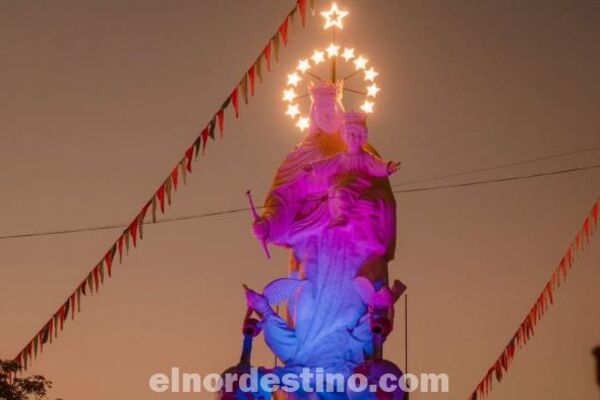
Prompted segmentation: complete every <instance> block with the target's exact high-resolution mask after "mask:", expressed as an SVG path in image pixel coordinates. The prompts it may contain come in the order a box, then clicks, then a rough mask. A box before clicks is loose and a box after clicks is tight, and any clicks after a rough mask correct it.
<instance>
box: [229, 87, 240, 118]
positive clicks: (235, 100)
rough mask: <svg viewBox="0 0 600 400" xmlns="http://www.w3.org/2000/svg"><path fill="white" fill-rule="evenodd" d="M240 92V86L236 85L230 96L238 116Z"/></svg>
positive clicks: (237, 116)
mask: <svg viewBox="0 0 600 400" xmlns="http://www.w3.org/2000/svg"><path fill="white" fill-rule="evenodd" d="M238 93H239V89H238V86H236V87H235V89H233V92H231V95H230V96H229V97H230V98H231V104H233V110H234V111H235V117H236V118H239V117H240V103H239V99H238Z"/></svg>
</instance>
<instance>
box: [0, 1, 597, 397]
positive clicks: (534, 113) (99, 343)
mask: <svg viewBox="0 0 600 400" xmlns="http://www.w3.org/2000/svg"><path fill="white" fill-rule="evenodd" d="M337 3H338V4H339V5H340V6H341V7H342V8H345V9H347V10H348V11H350V14H349V16H348V17H347V18H346V20H345V21H344V22H345V27H344V30H343V33H342V34H341V35H339V42H340V43H341V44H342V45H348V46H352V47H356V49H357V50H358V51H359V52H360V53H361V54H364V55H365V57H367V58H368V59H369V60H370V62H372V65H374V66H375V68H376V69H377V70H378V72H379V73H380V75H379V76H378V84H379V86H380V87H381V88H382V90H381V92H380V94H379V95H378V97H377V102H376V106H375V112H374V114H373V115H372V116H371V117H370V118H369V140H370V142H371V143H372V144H373V145H374V146H375V147H376V148H377V150H378V151H379V152H380V153H381V155H382V156H383V157H384V158H387V159H394V160H401V161H402V167H401V170H400V172H399V173H398V174H396V175H394V176H393V177H392V178H391V183H392V186H393V189H394V190H402V189H411V188H419V187H429V186H437V185H447V184H453V183H460V182H467V181H473V180H486V179H496V178H501V177H508V176H517V175H528V174H535V173H538V172H545V171H552V170H559V169H568V168H576V167H584V166H590V165H597V164H600V151H595V152H594V151H590V152H585V153H580V154H576V155H571V156H565V157H561V158H553V159H548V160H545V161H540V162H535V163H530V164H524V165H518V166H514V167H510V168H503V169H497V170H492V171H485V172H480V173H473V174H470V175H464V176H460V177H455V178H449V179H442V180H437V181H430V182H423V183H413V184H407V185H402V183H403V182H409V181H414V180H422V179H428V178H433V177H438V176H443V175H447V174H452V173H455V172H462V171H469V170H476V169H480V168H485V167H489V166H494V165H499V164H508V163H514V162H519V161H522V160H527V159H532V158H539V157H545V156H549V155H553V154H560V153H565V152H573V151H578V150H584V149H591V148H598V147H599V146H600V76H599V72H598V71H600V51H599V50H600V48H599V46H598V43H600V2H598V1H593V0H590V1H585V0H581V1H571V2H565V1H558V0H556V1H554V0H548V1H533V0H532V1H499V0H496V1H492V0H483V1H482V0H464V1H456V0H455V1H443V0H426V1H395V0H373V1H367V0H339V1H337ZM316 4H317V7H318V11H321V10H322V9H323V8H324V7H326V6H327V7H328V6H329V4H330V2H329V1H322V0H317V2H316ZM293 6H294V1H293V0H286V1H277V0H252V1H242V0H218V1H201V0H179V1H166V0H162V1H158V0H146V1H141V0H127V1H112V0H111V1H99V0H98V1H91V0H89V1H74V0H56V1H52V2H43V1H26V2H23V1H16V0H13V1H10V0H4V1H2V2H0V37H1V38H2V39H1V40H0V171H1V173H0V190H1V193H2V196H0V236H10V235H19V234H26V233H35V232H46V231H57V230H69V229H77V228H85V227H97V226H106V225H119V224H124V223H127V222H128V221H130V220H131V219H132V218H133V217H134V215H135V214H136V213H137V212H138V210H139V209H140V207H141V206H142V205H143V204H144V203H145V202H146V201H147V200H148V199H149V198H150V196H151V195H152V193H153V191H154V190H155V189H156V187H158V185H159V184H160V183H161V182H162V181H163V180H164V179H165V177H166V176H167V174H168V173H169V172H170V170H171V169H172V167H173V166H174V165H175V163H176V162H177V161H178V160H179V158H180V157H181V155H182V154H183V152H184V151H185V149H186V148H187V147H188V146H189V145H190V144H191V143H192V142H193V141H194V139H195V138H196V136H197V135H198V133H199V131H200V129H201V128H202V127H203V126H204V124H205V123H206V122H207V120H208V119H210V118H211V116H212V114H213V113H214V112H215V110H216V109H217V108H218V107H219V106H220V105H221V103H222V102H223V100H224V99H225V98H226V97H227V96H228V95H229V93H230V92H231V90H232V89H233V87H234V86H235V85H236V84H237V82H238V81H239V79H240V77H241V76H242V74H243V73H244V71H245V70H246V69H247V68H248V66H249V65H250V64H251V63H252V62H253V61H254V60H255V59H256V57H257V56H258V54H259V53H260V51H261V50H262V49H263V48H264V46H265V44H266V43H267V40H268V39H269V38H270V37H271V36H272V35H273V33H274V32H275V30H276V29H277V27H278V24H279V23H280V22H281V21H282V19H283V17H284V16H285V15H286V13H287V12H289V10H290V9H291V8H292V7H293ZM329 42H330V36H329V34H327V33H325V32H324V31H323V29H322V18H321V17H320V16H318V14H317V15H316V16H315V17H309V18H308V24H307V28H306V29H305V30H303V29H302V28H301V27H300V24H299V19H298V20H297V21H296V24H295V26H294V27H293V29H292V30H291V31H290V43H289V45H288V47H287V48H283V46H282V50H281V55H280V60H281V62H280V63H279V65H277V66H274V67H273V68H272V71H271V72H270V73H267V72H266V71H265V73H264V82H263V84H261V85H259V86H258V87H257V93H256V95H255V96H254V98H252V99H251V102H250V105H249V106H245V105H241V110H240V114H241V116H240V119H238V120H235V119H234V118H233V115H232V112H231V109H230V110H228V111H227V115H226V122H225V135H224V138H223V139H217V140H216V141H214V142H213V141H211V142H209V143H208V147H207V150H206V155H205V156H204V157H201V158H199V160H198V162H196V163H194V164H193V171H194V172H193V173H192V174H191V175H190V176H189V177H188V181H187V185H186V186H185V187H183V186H182V187H181V188H180V189H179V191H178V192H177V194H176V195H175V196H174V203H173V206H172V207H170V208H168V212H167V214H166V216H165V217H178V216H187V215H192V214H202V213H209V212H216V211H222V210H228V209H237V208H243V207H246V206H247V202H246V198H245V196H244V193H245V191H246V190H248V189H251V190H252V192H253V194H254V197H255V200H256V202H257V203H262V201H263V199H264V197H265V194H266V192H267V190H268V188H269V186H270V184H271V180H272V178H273V175H274V174H275V170H276V168H277V166H278V165H279V163H280V162H281V160H282V159H283V157H284V156H285V155H286V154H287V153H288V152H289V151H290V149H292V148H293V146H294V145H295V144H296V143H298V142H299V141H300V140H301V139H302V134H301V133H300V132H299V131H298V130H297V128H295V127H294V126H293V125H292V123H291V122H290V120H289V119H288V117H286V116H285V115H284V110H285V109H284V104H283V102H282V101H281V94H282V91H283V89H284V87H285V83H286V74H288V73H290V72H291V71H293V70H294V68H295V66H296V64H297V62H298V60H299V59H301V58H306V57H308V56H310V54H312V52H313V50H314V49H315V48H323V47H326V46H327V45H328V44H329ZM351 101H352V100H351V99H349V103H348V104H349V106H348V108H351V107H354V105H352V103H351ZM304 106H305V107H306V106H307V104H306V103H305V104H304ZM599 195H600V169H590V170H586V171H581V172H574V173H569V174H561V175H554V176H546V177H540V178H535V179H524V180H517V181H509V182H502V183H490V184H485V185H476V186H470V187H460V188H449V189H440V190H428V191H419V192H412V193H398V194H397V195H396V196H397V197H396V200H397V225H398V229H397V252H396V258H395V260H394V261H392V262H391V263H390V277H391V278H397V279H400V280H402V281H403V282H404V283H405V284H406V285H407V286H408V296H409V316H408V317H409V318H408V321H409V326H408V331H409V349H408V351H409V354H408V358H409V361H408V362H409V372H412V373H417V374H418V373H421V372H434V373H439V372H443V373H447V374H448V375H449V377H450V393H448V394H435V393H433V394H431V393H429V394H428V393H419V392H416V393H413V394H411V400H425V399H427V400H429V399H440V400H446V399H448V400H450V399H452V400H454V399H466V398H467V396H468V395H469V394H470V393H471V391H472V390H473V389H474V387H475V385H476V384H477V383H478V382H479V380H480V379H481V377H482V376H483V375H484V373H485V372H486V371H487V369H488V368H489V367H490V365H491V364H492V363H493V362H494V361H495V359H496V357H497V356H498V355H499V354H500V352H501V351H502V349H503V348H504V346H505V345H506V343H507V342H508V340H509V339H510V337H511V336H512V334H513V333H514V331H515V330H516V329H517V327H518V325H519V323H520V322H521V320H522V319H523V317H524V316H525V315H526V313H527V312H528V311H529V308H530V307H531V305H532V304H533V302H534V301H535V299H536V297H537V296H538V294H539V292H540V291H541V290H542V288H543V286H544V285H545V283H546V281H547V279H548V278H549V277H550V274H551V273H552V271H553V269H554V268H555V267H556V266H557V265H558V262H559V261H560V259H561V257H562V256H563V254H564V252H565V250H566V248H567V246H568V244H569V243H570V241H571V240H572V239H573V236H574V235H575V233H576V232H577V230H578V229H579V227H580V225H581V223H582V221H583V219H584V218H585V216H586V215H587V213H588V211H589V209H590V208H591V206H592V205H593V204H594V202H595V201H596V200H597V199H598V196H599ZM251 223H252V217H251V215H250V213H249V212H239V213H231V214H225V215H220V216H214V217H209V218H197V219H189V220H184V221H178V222H169V223H161V224H156V225H152V224H147V225H145V229H144V240H143V241H142V242H141V243H140V244H138V248H137V249H135V250H134V251H130V253H129V256H128V257H127V258H126V259H124V262H123V264H122V265H116V266H115V267H114V271H113V277H112V278H111V279H108V280H107V281H105V283H104V286H102V287H101V289H100V293H99V295H97V296H96V295H94V296H93V297H90V296H87V297H86V298H85V299H84V301H83V303H82V312H81V314H79V315H77V317H76V319H75V321H71V320H70V319H69V320H68V321H67V322H66V326H65V329H64V331H63V332H62V334H61V335H59V337H58V339H57V340H56V341H55V342H54V343H53V344H52V345H50V346H47V347H45V348H44V353H43V355H42V356H40V357H38V360H37V361H36V362H35V363H34V366H33V368H30V369H29V370H28V371H27V374H38V373H39V374H43V375H44V376H46V377H47V378H48V379H50V380H52V381H54V389H53V390H52V392H51V395H52V398H56V397H61V398H63V399H65V400H75V399H85V400H100V399H113V400H120V399H157V400H158V399H165V400H174V399H182V400H183V399H191V398H199V399H211V398H213V394H211V393H201V394H182V393H175V394H172V393H163V394H158V393H153V392H152V391H151V390H150V389H149V387H148V379H149V377H150V376H151V375H152V374H154V373H156V372H169V371H170V369H171V367H179V368H180V369H181V370H182V371H185V372H196V373H200V374H202V375H204V374H207V373H210V372H217V373H220V372H222V371H223V370H224V369H225V368H227V367H229V366H231V365H234V364H236V363H237V361H238V359H239V352H240V347H241V334H240V325H241V322H242V319H243V316H244V311H245V299H244V296H243V291H242V288H241V285H242V284H243V283H245V284H247V285H248V286H250V287H253V288H255V289H257V290H260V289H262V287H263V286H264V285H265V284H267V283H268V282H269V281H271V280H273V279H275V278H277V277H281V276H285V275H286V274H287V262H288V261H287V257H288V254H287V252H286V251H285V250H283V249H280V248H275V247H271V252H272V254H273V258H272V259H271V260H267V259H266V258H265V256H264V254H263V253H262V249H261V246H260V244H259V243H258V242H257V240H256V239H255V238H254V237H253V236H252V234H251V230H250V227H251ZM121 230H122V229H120V228H116V229H105V230H93V231H84V232H78V233H69V234H61V235H43V236H36V237H28V238H6V239H0V256H1V257H0V359H9V358H12V357H14V356H15V355H16V354H17V352H18V351H20V349H21V348H22V347H23V346H24V345H25V344H26V343H27V342H28V341H29V339H30V338H31V337H32V336H33V335H34V334H35V333H36V332H37V331H38V330H39V329H40V328H41V326H42V324H43V323H44V322H45V321H47V320H48V318H49V317H50V315H51V314H52V313H53V312H54V311H55V310H56V309H57V307H58V306H59V305H60V304H61V303H62V302H64V301H65V299H66V297H67V296H68V295H69V294H70V293H71V291H72V290H73V289H74V288H75V287H76V286H77V285H78V283H79V282H81V280H82V279H83V278H85V276H86V275H87V274H88V272H89V271H90V269H91V268H92V267H93V266H94V265H95V264H96V263H97V262H98V261H99V259H100V258H101V257H102V256H103V255H104V253H105V252H106V250H107V249H108V248H109V246H111V245H112V243H113V241H114V240H115V238H116V237H117V235H118V234H119V233H120V231H121ZM598 240H599V238H598V235H597V234H596V235H595V237H593V238H592V241H591V243H590V245H589V246H588V247H586V249H585V251H584V252H583V253H582V255H581V256H580V257H578V258H577V260H576V264H575V267H574V269H573V270H572V271H571V272H570V274H569V277H568V281H567V283H566V284H565V285H564V286H562V285H561V288H560V290H559V291H558V292H557V294H556V302H555V305H554V306H553V307H551V308H550V310H549V312H548V313H547V314H546V316H545V318H544V319H543V321H542V322H541V323H540V324H539V325H538V327H537V330H536V335H535V337H534V339H533V340H532V341H531V342H530V343H528V344H527V346H526V347H524V348H523V349H522V351H520V352H518V353H517V356H516V358H515V362H514V365H513V366H512V368H511V370H510V372H509V374H508V375H507V376H506V377H505V379H504V380H503V382H502V383H500V384H497V383H495V384H494V390H493V392H492V393H491V394H490V397H489V398H490V399H545V400H559V399H560V400H564V399H569V398H571V399H594V398H598V395H599V388H598V386H597V384H596V382H595V362H594V358H593V357H592V354H591V351H592V349H593V348H594V347H595V346H597V345H599V344H600V313H599V312H598V310H600V296H599V295H598V293H599V290H600V268H599V267H600V265H599V264H600V262H599V261H600V243H599V242H598ZM403 301H404V300H401V301H400V303H399V305H398V307H397V311H396V321H395V324H396V325H395V326H396V330H395V331H394V332H393V333H392V334H391V336H390V337H389V338H388V341H387V343H386V344H385V347H384V356H385V358H387V359H390V360H392V361H394V362H395V363H396V364H398V366H400V367H401V368H402V369H404V357H405V349H404V339H405V337H404V313H403V307H404V304H403ZM253 363H254V364H255V365H265V366H272V363H273V356H272V355H271V354H270V352H269V351H268V350H267V348H266V346H265V345H264V343H263V339H262V337H259V338H258V339H257V340H256V346H255V351H254V353H253Z"/></svg>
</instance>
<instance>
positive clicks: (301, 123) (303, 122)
mask: <svg viewBox="0 0 600 400" xmlns="http://www.w3.org/2000/svg"><path fill="white" fill-rule="evenodd" d="M296 126H297V127H298V128H300V130H301V131H303V130H305V129H306V128H308V126H309V122H308V118H307V117H300V118H299V119H298V122H296Z"/></svg>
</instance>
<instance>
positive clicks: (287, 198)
mask: <svg viewBox="0 0 600 400" xmlns="http://www.w3.org/2000/svg"><path fill="white" fill-rule="evenodd" d="M344 150H345V144H344V142H343V141H342V140H341V138H340V135H339V133H335V134H326V133H315V134H311V135H309V136H308V137H307V138H306V139H305V140H304V141H303V142H302V143H300V144H299V145H298V146H296V147H295V148H294V150H292V151H291V152H290V153H289V154H288V155H287V157H286V158H285V160H284V161H283V163H282V164H281V166H280V167H279V169H278V171H277V174H276V176H275V179H274V181H273V185H272V188H271V190H270V192H269V194H268V196H267V199H266V202H265V211H264V213H263V218H265V219H266V220H267V221H268V222H269V241H271V242H273V243H275V244H277V245H280V246H284V247H287V248H290V249H291V258H290V259H291V261H290V276H291V277H293V278H298V279H305V280H306V282H305V284H304V285H303V286H302V287H301V289H299V290H298V292H297V293H296V294H295V296H294V297H293V298H292V299H290V300H289V301H288V312H289V317H290V318H289V319H290V320H289V321H288V322H286V321H284V320H283V319H282V318H280V317H279V316H277V315H275V314H269V315H267V316H265V317H264V320H263V327H264V332H265V339H266V341H267V344H268V345H269V347H270V348H271V350H272V351H273V352H274V353H275V354H276V355H277V356H278V357H279V358H280V359H281V360H282V361H283V362H284V364H285V366H286V368H288V369H296V368H301V367H310V368H316V367H322V368H325V370H326V371H330V372H338V373H343V374H346V375H349V374H350V373H351V371H352V368H354V367H355V366H356V365H357V364H359V363H361V362H362V361H363V360H364V354H365V352H366V353H369V351H370V348H371V347H370V346H371V337H370V331H369V327H368V323H367V322H366V320H367V319H366V318H364V317H365V313H366V308H365V305H364V303H363V302H362V300H361V299H360V297H359V295H358V293H357V292H356V290H355V288H354V286H353V280H354V278H355V277H356V276H359V275H361V276H365V277H367V278H368V279H370V280H371V281H372V282H373V283H374V284H375V286H376V287H381V286H382V285H384V284H387V263H388V261H389V260H391V259H392V258H393V255H394V250H395V242H396V220H395V209H396V204H395V200H394V196H393V194H392V191H391V188H390V186H389V181H388V179H387V177H376V176H370V175H368V174H365V176H359V177H354V178H356V179H349V180H348V183H347V185H346V186H344V183H343V182H339V183H338V184H340V185H342V186H343V189H344V190H347V191H349V192H352V195H353V196H354V197H355V198H356V199H358V200H359V201H358V202H357V206H356V207H355V209H354V210H348V212H350V213H351V215H350V219H351V229H348V228H347V227H346V228H344V229H336V228H331V227H329V222H330V219H331V216H330V212H329V206H328V204H327V201H328V199H327V197H328V192H329V186H330V182H328V179H327V176H325V175H323V176H320V175H319V174H314V176H309V175H312V174H307V173H306V172H305V170H304V167H305V166H306V165H308V164H312V163H315V162H319V161H321V160H324V159H326V158H328V157H331V156H333V155H335V154H338V153H340V152H342V151H344ZM365 150H366V151H367V152H369V153H371V154H372V155H374V156H378V155H377V153H376V152H375V150H374V149H373V148H372V147H371V146H369V145H366V146H365Z"/></svg>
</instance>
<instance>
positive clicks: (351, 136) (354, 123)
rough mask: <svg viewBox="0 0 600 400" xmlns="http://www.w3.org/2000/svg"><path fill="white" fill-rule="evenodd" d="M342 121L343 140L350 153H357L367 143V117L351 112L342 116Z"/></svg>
mask: <svg viewBox="0 0 600 400" xmlns="http://www.w3.org/2000/svg"><path fill="white" fill-rule="evenodd" d="M342 120H343V123H342V130H341V131H342V139H343V140H344V142H346V145H347V146H348V151H349V152H351V153H352V152H356V151H358V150H359V149H360V148H361V147H362V146H363V145H364V144H365V143H366V142H367V136H368V131H367V115H366V114H365V113H362V112H357V111H350V112H347V113H344V114H343V115H342Z"/></svg>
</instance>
